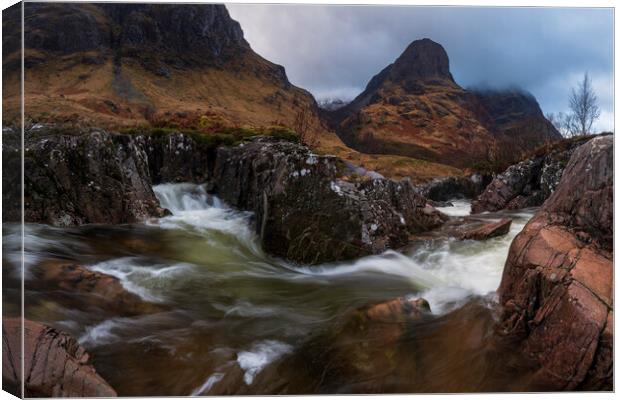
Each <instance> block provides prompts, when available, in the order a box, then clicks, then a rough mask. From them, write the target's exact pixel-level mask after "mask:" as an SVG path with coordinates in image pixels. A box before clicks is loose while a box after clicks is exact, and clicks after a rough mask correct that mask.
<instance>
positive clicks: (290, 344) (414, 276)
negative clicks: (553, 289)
mask: <svg viewBox="0 0 620 400" xmlns="http://www.w3.org/2000/svg"><path fill="white" fill-rule="evenodd" d="M154 192H155V194H156V195H157V197H158V199H159V200H160V203H161V205H162V206H163V207H165V208H168V209H169V210H171V212H172V215H171V216H168V217H165V218H161V219H159V220H156V221H152V222H150V223H148V224H136V225H126V226H85V227H78V228H65V229H59V228H53V227H49V226H43V225H28V226H26V238H25V256H26V266H27V268H28V270H27V271H26V272H27V273H26V276H27V279H36V278H34V277H32V276H31V274H30V273H29V269H30V268H31V267H32V265H34V264H36V263H37V262H40V261H41V260H46V259H60V260H69V261H71V262H75V263H80V264H82V265H86V266H88V267H89V268H90V269H92V270H93V271H98V272H102V273H105V274H109V275H112V276H114V277H116V278H118V279H119V280H120V282H121V283H122V285H123V287H124V288H125V289H126V290H128V291H130V292H132V293H135V294H137V295H138V296H140V297H141V298H143V299H145V300H147V301H150V302H153V303H156V304H159V305H162V306H164V307H166V310H167V311H165V312H162V313H159V314H154V315H145V316H133V317H132V316H120V315H104V314H99V313H92V312H86V311H82V310H78V309H72V308H71V307H68V306H66V305H63V304H62V303H61V302H58V301H57V299H56V297H55V296H56V293H53V292H47V291H45V290H43V291H42V290H32V291H31V292H28V293H27V296H29V297H27V298H26V303H27V305H28V307H27V316H30V317H32V318H33V319H36V320H40V321H46V322H48V323H51V324H54V325H55V326H58V327H61V328H62V329H64V330H66V331H68V332H69V333H71V334H72V335H73V336H74V337H76V338H79V340H80V342H81V343H82V344H83V345H84V346H85V347H86V348H87V350H89V352H91V353H92V354H94V355H95V358H96V359H97V360H98V361H97V362H98V370H102V371H103V372H104V373H105V374H106V377H107V378H108V379H111V380H112V381H114V383H115V385H116V386H115V388H116V387H119V385H120V388H121V389H122V390H121V392H122V393H126V394H132V393H134V391H135V393H137V394H142V395H146V394H147V393H145V391H147V392H148V387H149V386H148V382H147V381H145V383H144V385H143V386H140V385H138V384H136V383H135V380H136V379H139V378H138V377H139V376H141V375H140V374H141V373H142V371H143V370H144V368H153V369H155V368H156V367H155V365H159V364H162V365H167V363H169V362H173V363H174V365H176V368H178V369H179V371H184V372H183V373H185V374H186V375H187V377H186V378H185V382H183V383H182V384H183V386H180V385H181V383H180V382H179V381H178V380H171V381H170V382H168V381H167V380H166V379H165V378H161V379H160V381H161V382H162V383H160V384H161V385H162V387H161V388H158V390H159V391H158V392H154V393H159V394H165V395H170V394H172V393H181V394H183V393H184V394H190V393H191V394H203V395H204V394H207V393H209V391H210V390H211V389H212V388H214V387H217V385H218V383H219V382H220V381H223V380H225V379H226V378H225V377H226V374H227V372H226V371H227V370H226V368H229V367H230V365H233V364H234V365H236V366H237V367H238V368H241V370H243V377H244V378H243V381H244V382H245V384H246V385H250V384H252V381H253V380H254V378H255V377H256V376H257V375H258V374H260V372H261V370H262V369H263V368H264V367H265V366H266V365H268V364H269V363H272V362H273V361H274V360H276V359H278V358H279V357H282V356H283V355H284V354H286V353H290V352H291V351H292V349H293V348H294V347H295V345H297V344H298V343H300V342H301V341H303V340H304V338H306V337H307V336H308V334H310V333H311V332H314V331H316V330H317V329H321V328H322V327H324V326H325V325H326V324H327V323H330V322H331V321H334V320H337V319H338V318H340V317H341V316H342V315H344V314H345V313H346V312H348V311H350V310H351V309H353V308H356V307H359V306H361V305H364V304H367V303H368V302H371V301H383V300H388V299H392V298H395V297H398V296H414V297H424V298H425V299H427V300H428V301H429V303H430V306H431V309H432V312H433V313H434V314H436V315H442V314H444V313H446V312H448V311H451V310H454V309H455V308H458V307H460V306H461V305H462V304H464V303H465V302H466V301H467V300H468V299H470V298H472V296H485V297H486V298H487V301H492V300H493V295H494V291H495V290H496V288H497V287H498V285H499V282H500V279H501V274H502V270H503V266H504V262H505V260H506V255H507V253H508V248H509V246H510V243H511V241H512V239H513V238H514V236H515V235H516V234H517V233H518V232H519V231H520V230H521V229H522V228H523V226H524V225H525V223H526V222H527V221H528V219H529V218H531V216H532V211H520V212H513V213H502V214H501V215H490V216H488V217H489V218H493V217H497V218H499V217H504V216H508V217H510V218H512V219H513V223H512V227H511V229H510V232H509V234H508V235H505V236H503V237H499V238H493V239H490V240H487V241H469V240H468V241H459V240H454V239H447V238H441V239H434V240H429V241H426V242H423V243H419V244H417V245H415V246H413V247H410V248H409V249H407V250H405V251H403V252H397V251H388V252H386V253H384V254H380V255H375V256H369V257H364V258H360V259H358V260H354V261H350V262H340V263H331V264H325V265H319V266H312V267H309V266H299V265H295V264H292V263H288V262H285V261H283V260H279V259H274V258H272V257H270V256H268V255H266V254H265V253H264V252H263V251H262V250H261V247H260V244H259V242H258V239H257V237H256V235H255V234H254V230H253V228H252V226H251V217H252V216H251V214H250V213H247V212H240V211H236V210H233V209H231V208H229V207H227V206H226V205H225V204H223V203H222V202H221V201H220V200H219V199H218V198H217V197H214V196H210V195H208V194H207V193H206V191H205V188H204V187H203V186H199V185H193V184H163V185H158V186H155V187H154ZM453 204H454V206H453V207H445V208H441V210H442V211H443V212H445V213H447V214H450V215H454V216H463V215H467V214H468V213H469V203H468V202H466V201H458V200H457V201H454V202H453ZM17 232H18V231H17V230H16V231H15V232H14V231H13V230H11V229H5V233H4V243H5V252H4V254H5V256H4V257H5V260H7V261H8V262H9V263H13V264H16V263H14V259H18V258H19V254H18V251H19V242H18V239H19V234H18V233H17ZM12 272H15V270H13V271H12ZM130 345H131V346H130ZM119 363H121V364H122V365H123V368H120V366H119ZM151 364H152V366H150V365H151ZM145 365H149V366H148V367H145ZM196 366H202V367H199V368H198V370H196ZM202 369H204V371H203V370H202ZM157 373H159V369H157V370H156V371H151V374H154V376H157ZM162 373H163V372H162ZM127 376H133V377H134V382H133V383H131V384H127V386H123V385H124V383H123V382H124V381H125V380H126V379H127ZM164 382H165V383H164ZM166 385H167V386H166ZM140 390H141V391H142V393H138V392H139V391H140ZM184 391H185V392H184ZM149 393H150V392H149Z"/></svg>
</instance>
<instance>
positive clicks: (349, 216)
mask: <svg viewBox="0 0 620 400" xmlns="http://www.w3.org/2000/svg"><path fill="white" fill-rule="evenodd" d="M26 169H27V171H28V173H27V174H26V196H25V199H26V221H27V222H43V223H49V224H52V225H56V226H69V225H81V224H87V223H106V224H118V223H130V222H139V221H144V220H146V219H148V218H151V217H160V216H163V215H166V212H167V210H163V209H162V208H161V207H160V206H159V203H158V201H157V199H156V197H155V195H154V193H153V190H152V184H153V183H162V182H181V181H185V182H187V181H189V182H195V183H204V182H205V181H207V182H208V187H209V190H210V191H211V192H212V193H216V194H217V195H218V196H220V197H221V198H222V199H223V200H224V201H225V202H226V203H228V204H229V205H231V206H233V207H236V208H238V209H241V210H247V211H251V212H253V213H254V216H255V226H256V232H257V233H258V235H259V237H260V238H261V241H262V244H263V246H264V248H265V250H266V251H267V252H269V253H271V254H274V255H276V256H281V257H286V258H288V259H290V260H293V261H297V262H303V263H310V264H313V263H321V262H329V261H338V260H346V259H353V258H357V257H360V256H364V255H369V254H376V253H380V252H383V251H385V250H386V249H390V248H398V247H402V246H404V245H405V244H407V241H408V238H409V236H410V235H411V234H413V233H419V232H423V231H426V230H429V229H433V228H435V227H437V226H440V225H441V224H442V223H443V222H444V221H445V220H446V219H447V217H446V216H445V215H443V214H442V213H440V212H439V211H437V210H436V209H434V208H433V207H432V206H430V205H428V204H427V203H426V199H425V198H424V197H423V196H420V195H419V194H417V193H416V191H415V189H414V187H413V186H412V185H411V183H410V182H409V181H408V180H402V181H400V182H396V181H392V180H389V179H384V178H382V177H380V176H379V175H377V174H372V173H370V172H368V171H366V172H365V174H364V175H363V176H362V177H361V178H360V176H359V174H354V173H350V171H349V169H348V168H347V166H346V164H344V163H343V162H342V161H341V160H340V159H338V158H336V157H333V156H318V155H315V154H312V153H311V152H310V150H309V149H308V148H307V147H305V146H303V145H299V144H296V143H292V142H290V141H286V140H279V139H275V138H268V137H264V138H257V139H254V140H252V141H250V142H247V143H243V144H240V145H237V146H233V147H226V146H219V147H218V146H217V145H214V144H212V143H211V142H210V141H208V140H201V138H197V137H193V136H188V135H184V134H182V133H171V134H161V135H160V134H134V135H128V134H114V133H107V132H103V131H92V132H74V134H68V133H67V132H63V133H60V134H59V133H58V132H55V131H54V130H53V129H52V128H51V127H46V126H38V127H36V129H35V128H32V129H30V130H29V139H28V141H27V151H26Z"/></svg>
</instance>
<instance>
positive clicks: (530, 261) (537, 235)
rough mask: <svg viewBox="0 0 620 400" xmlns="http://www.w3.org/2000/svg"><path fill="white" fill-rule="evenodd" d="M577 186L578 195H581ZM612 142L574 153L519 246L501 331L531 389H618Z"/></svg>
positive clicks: (505, 283) (506, 279)
mask: <svg viewBox="0 0 620 400" xmlns="http://www.w3.org/2000/svg"><path fill="white" fill-rule="evenodd" d="M575 188H579V190H575ZM612 237H613V138H612V137H610V136H606V137H597V138H595V139H592V140H590V141H589V142H588V143H586V144H585V145H583V146H581V147H579V148H578V149H577V150H576V151H575V152H574V154H573V155H572V157H571V159H570V161H569V163H568V165H567V166H566V169H565V170H564V174H563V176H562V180H561V181H560V184H559V185H558V187H557V188H556V190H555V192H554V193H553V194H552V195H551V197H550V198H549V199H548V200H547V201H546V202H545V204H544V206H543V207H542V208H541V209H540V210H539V211H538V212H537V213H536V215H535V216H534V218H533V219H532V220H531V221H530V222H529V223H528V224H527V225H526V226H525V228H524V229H523V231H522V232H521V233H520V234H519V235H518V236H517V237H516V238H515V240H514V241H513V243H512V245H511V247H510V252H509V255H508V259H507V261H506V266H505V269H504V274H503V276H502V281H501V285H500V287H499V296H500V303H501V306H502V307H503V311H502V315H501V320H500V323H499V333H500V334H501V336H503V337H504V338H505V339H506V340H507V341H509V342H510V343H511V344H512V346H513V347H514V348H515V349H516V350H517V351H520V352H522V353H523V355H525V356H526V357H528V358H529V359H530V360H531V362H532V390H575V389H583V390H600V389H603V390H611V389H612V387H613V351H612V343H613V244H612Z"/></svg>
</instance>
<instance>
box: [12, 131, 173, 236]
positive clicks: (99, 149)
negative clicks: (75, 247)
mask: <svg viewBox="0 0 620 400" xmlns="http://www.w3.org/2000/svg"><path fill="white" fill-rule="evenodd" d="M24 168H25V171H26V173H25V174H24V183H25V185H24V208H25V214H24V219H25V221H26V222H43V223H48V224H51V225H55V226H70V225H81V224H88V223H108V224H119V223H128V222H138V221H143V220H145V219H147V218H150V217H160V216H163V215H165V210H163V209H162V208H160V207H159V203H158V201H157V199H156V198H155V195H154V193H153V190H152V189H151V181H150V179H149V172H148V163H147V154H146V153H145V152H144V151H143V150H142V149H141V148H140V146H139V145H137V143H136V141H135V140H134V139H133V138H132V137H131V136H129V135H115V134H110V133H107V132H102V131H95V132H90V133H88V134H78V135H69V134H64V135H58V134H55V132H53V131H46V129H45V128H37V129H35V128H33V129H32V130H30V131H28V132H27V133H26V148H25V154H24Z"/></svg>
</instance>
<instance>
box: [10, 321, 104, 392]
mask: <svg viewBox="0 0 620 400" xmlns="http://www.w3.org/2000/svg"><path fill="white" fill-rule="evenodd" d="M23 324H24V325H23V327H24V330H23V340H24V342H23V343H24V347H23V362H24V372H25V375H24V389H25V393H24V395H25V396H26V397H116V392H115V391H114V389H112V387H110V385H108V384H107V383H106V381H105V380H103V378H101V376H99V375H98V374H97V371H96V370H95V368H94V367H93V366H92V365H91V363H90V356H89V355H88V353H86V350H84V348H82V347H81V346H80V345H79V344H78V342H77V341H76V340H75V339H74V338H72V337H71V336H69V335H67V334H66V333H63V332H60V331H57V330H56V329H54V328H51V327H49V326H46V325H43V324H40V323H38V322H34V321H30V320H24V321H23ZM21 340H22V321H21V319H18V318H3V319H2V380H3V385H7V386H9V387H11V388H14V389H16V390H17V393H14V394H16V395H18V394H19V390H20V389H19V388H20V387H21V381H20V377H21V373H20V370H21V360H20V355H22V353H21V349H22V346H21Z"/></svg>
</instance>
